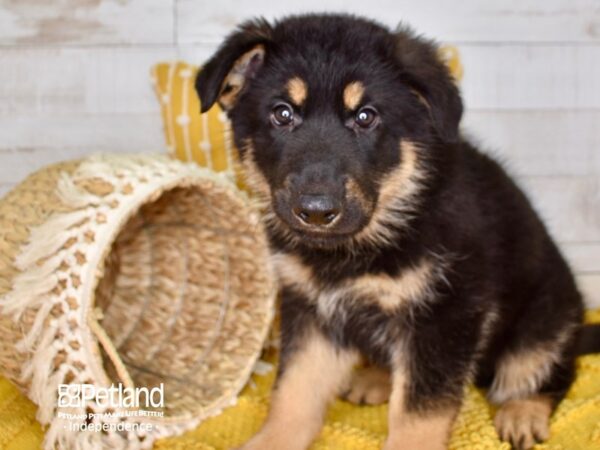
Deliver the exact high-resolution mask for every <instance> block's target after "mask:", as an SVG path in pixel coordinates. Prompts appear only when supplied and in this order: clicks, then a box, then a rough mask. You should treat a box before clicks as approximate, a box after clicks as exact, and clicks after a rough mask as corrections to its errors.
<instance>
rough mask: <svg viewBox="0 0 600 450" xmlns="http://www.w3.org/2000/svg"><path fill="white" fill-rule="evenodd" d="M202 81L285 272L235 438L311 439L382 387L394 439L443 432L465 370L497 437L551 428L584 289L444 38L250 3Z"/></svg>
mask: <svg viewBox="0 0 600 450" xmlns="http://www.w3.org/2000/svg"><path fill="white" fill-rule="evenodd" d="M196 86H197V90H198V93H199V97H200V99H201V104H202V110H203V111H206V110H208V109H209V108H210V107H211V106H212V105H213V104H214V103H215V102H219V103H220V105H221V106H222V107H223V108H224V109H225V110H226V111H227V113H228V115H229V117H230V118H231V121H232V126H233V132H234V137H235V143H236V145H237V147H238V148H239V150H240V153H241V159H242V162H243V164H244V166H245V171H246V174H247V176H248V180H249V183H250V184H251V186H252V188H253V190H254V191H255V192H256V195H257V196H259V197H261V198H262V199H264V200H265V211H266V213H265V221H266V226H267V229H268V233H269V236H270V243H271V246H272V254H273V260H274V264H275V266H276V270H277V272H278V276H279V279H280V285H281V294H282V304H281V333H282V346H281V360H280V366H279V370H278V378H277V383H276V387H275V390H274V392H273V396H272V404H271V410H270V413H269V416H268V418H267V420H266V423H265V424H264V426H263V428H262V430H261V431H260V432H259V433H258V434H257V435H256V436H255V437H254V438H253V439H251V440H250V441H249V442H248V443H247V444H246V445H244V446H243V449H244V450H255V449H256V450H301V449H306V448H307V447H308V446H309V445H310V443H311V441H312V440H313V439H314V437H315V436H316V435H317V434H318V432H319V429H320V427H321V425H322V421H323V417H324V413H325V410H326V407H327V404H328V403H329V402H330V401H331V400H332V399H333V398H334V397H335V396H336V395H340V394H342V395H343V393H345V395H346V397H347V398H348V399H349V400H351V401H355V402H366V403H378V402H384V401H388V400H389V418H388V420H389V435H388V438H387V441H386V443H385V449H387V450H441V449H444V448H446V446H447V441H448V437H449V432H450V429H451V426H452V423H453V420H454V418H455V416H456V414H457V411H458V409H459V407H460V404H461V398H462V396H463V392H464V388H465V385H467V384H468V383H471V382H476V383H478V385H480V386H486V387H488V388H489V398H490V400H492V401H493V402H495V403H497V404H498V405H499V409H498V413H497V414H496V417H495V426H496V429H497V430H498V433H499V435H500V437H501V438H502V439H503V440H505V441H510V442H511V443H512V445H513V446H514V447H515V448H518V449H527V448H531V447H532V446H533V445H534V444H535V443H536V442H538V441H541V440H544V439H546V438H547V437H548V418H549V416H550V414H551V412H552V410H553V408H554V405H555V404H556V403H557V402H558V401H559V400H560V399H561V398H562V397H563V396H564V394H565V392H566V391H567V389H568V387H569V385H570V383H571V381H572V379H573V375H574V358H575V353H576V341H577V337H578V334H579V333H580V329H581V326H580V324H581V323H582V311H583V307H582V299H581V296H580V294H579V292H578V290H577V288H576V286H575V282H574V279H573V275H572V274H571V271H570V270H569V267H568V266H567V264H566V263H565V260H564V259H563V257H562V256H561V254H560V252H559V250H558V249H557V247H556V245H555V244H554V242H553V241H552V239H551V238H550V236H549V234H548V232H547V231H546V228H545V227H544V225H543V224H542V222H541V221H540V219H539V217H538V216H537V214H536V213H535V212H534V210H533V209H532V206H531V204H530V202H529V201H528V200H527V198H526V197H525V195H524V194H523V192H522V191H521V190H520V189H519V188H518V187H517V186H516V185H515V183H514V182H513V181H512V180H511V178H510V177H509V176H508V175H507V174H506V173H505V172H504V170H503V169H502V168H501V167H500V166H499V165H498V164H497V163H496V162H494V161H493V160H492V159H490V158H489V157H488V156H485V155H484V154H482V153H480V152H479V151H478V150H477V148H475V147H474V146H473V145H472V144H471V143H469V142H468V141H467V140H466V139H465V138H464V137H463V136H461V134H460V132H459V122H460V119H461V114H462V109H463V108H462V102H461V97H460V94H459V91H458V89H457V87H456V85H455V83H454V81H453V79H452V78H451V75H450V73H449V72H448V70H447V68H446V66H445V65H444V64H443V63H442V62H440V60H439V58H438V51H437V48H436V46H435V45H434V44H433V43H432V42H430V41H428V40H425V39H423V38H421V37H418V36H416V35H415V34H413V33H412V32H411V31H410V30H408V29H406V28H402V29H399V30H397V31H390V30H389V29H387V28H385V27H383V26H381V25H378V24H376V23H373V22H371V21H368V20H365V19H361V18H357V17H354V16H347V15H302V16H293V17H289V18H286V19H284V20H282V21H279V22H277V23H275V24H269V23H267V22H266V21H264V20H253V21H250V22H246V23H244V24H243V25H241V26H240V27H239V28H238V29H237V30H236V31H235V32H234V33H233V34H231V35H230V36H229V37H228V38H227V39H226V40H225V42H224V43H223V44H222V46H221V47H220V48H219V50H218V51H217V52H216V54H215V55H214V56H213V57H212V59H210V61H208V63H207V64H206V65H205V66H204V69H203V70H202V71H201V72H200V74H199V76H198V79H197V84H196ZM359 361H364V362H366V363H368V364H369V365H370V366H367V368H365V369H362V370H361V371H359V372H357V373H356V374H355V375H354V378H353V379H351V376H352V371H353V368H354V367H355V366H356V365H357V364H358V363H359ZM344 391H345V392H344Z"/></svg>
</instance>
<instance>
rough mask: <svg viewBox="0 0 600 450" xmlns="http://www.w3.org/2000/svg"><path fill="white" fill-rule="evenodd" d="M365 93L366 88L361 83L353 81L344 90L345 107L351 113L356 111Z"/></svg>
mask: <svg viewBox="0 0 600 450" xmlns="http://www.w3.org/2000/svg"><path fill="white" fill-rule="evenodd" d="M364 93H365V87H364V85H363V84H362V83H361V82H360V81H353V82H352V83H349V84H348V85H347V86H346V87H345V88H344V106H345V107H346V109H349V110H350V111H352V110H354V109H356V107H357V106H358V105H359V104H360V101H361V100H362V98H363V95H364Z"/></svg>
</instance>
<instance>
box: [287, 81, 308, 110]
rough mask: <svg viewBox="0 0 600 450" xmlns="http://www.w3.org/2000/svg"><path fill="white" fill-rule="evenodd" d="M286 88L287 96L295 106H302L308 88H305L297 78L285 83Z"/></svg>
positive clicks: (304, 84)
mask: <svg viewBox="0 0 600 450" xmlns="http://www.w3.org/2000/svg"><path fill="white" fill-rule="evenodd" d="M286 87H287V91H288V95H289V96H290V98H291V99H292V101H293V102H294V103H295V104H296V106H302V104H303V103H304V101H305V100H306V96H307V95H308V87H307V86H306V83H305V82H304V80H302V79H301V78H299V77H294V78H291V79H290V80H289V81H288V82H287V85H286Z"/></svg>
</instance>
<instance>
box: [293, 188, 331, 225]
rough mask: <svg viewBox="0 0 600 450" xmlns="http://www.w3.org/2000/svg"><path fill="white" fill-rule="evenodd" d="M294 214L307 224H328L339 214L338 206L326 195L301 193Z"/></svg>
mask: <svg viewBox="0 0 600 450" xmlns="http://www.w3.org/2000/svg"><path fill="white" fill-rule="evenodd" d="M294 214H296V216H298V217H299V218H300V220H302V222H304V223H306V224H308V225H317V226H324V225H329V224H330V223H331V222H333V221H334V220H335V218H336V217H337V216H338V215H339V214H340V208H339V207H338V206H337V205H336V202H335V201H334V199H333V198H331V197H330V196H328V195H301V196H300V197H299V198H298V203H297V205H296V207H295V208H294Z"/></svg>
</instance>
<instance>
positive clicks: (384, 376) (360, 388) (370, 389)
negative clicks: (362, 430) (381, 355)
mask: <svg viewBox="0 0 600 450" xmlns="http://www.w3.org/2000/svg"><path fill="white" fill-rule="evenodd" d="M391 391H392V384H391V381H390V374H389V372H387V371H385V370H382V369H379V368H377V367H365V368H361V369H357V370H356V371H355V372H354V374H353V375H352V379H351V380H350V385H349V387H348V388H347V389H346V391H345V392H344V393H343V394H342V398H343V399H344V400H347V401H349V402H350V403H354V404H356V405H365V404H366V405H380V404H382V403H385V402H387V401H388V400H389V398H390V393H391Z"/></svg>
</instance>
